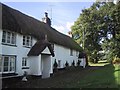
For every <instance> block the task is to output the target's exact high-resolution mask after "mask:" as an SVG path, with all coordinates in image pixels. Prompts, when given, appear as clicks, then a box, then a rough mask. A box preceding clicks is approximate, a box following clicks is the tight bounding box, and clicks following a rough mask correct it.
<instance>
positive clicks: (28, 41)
mask: <svg viewBox="0 0 120 90" xmlns="http://www.w3.org/2000/svg"><path fill="white" fill-rule="evenodd" d="M26 45H27V46H30V37H29V36H28V37H27V43H26Z"/></svg>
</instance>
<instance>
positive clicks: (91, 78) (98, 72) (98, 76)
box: [76, 64, 120, 88]
mask: <svg viewBox="0 0 120 90" xmlns="http://www.w3.org/2000/svg"><path fill="white" fill-rule="evenodd" d="M90 68H93V69H92V70H93V72H92V73H90V74H89V75H87V76H86V77H84V78H83V79H82V80H81V81H79V85H77V86H76V87H80V88H81V87H82V88H120V87H119V85H118V83H117V82H116V77H115V75H114V73H115V72H116V71H119V69H118V70H116V71H115V67H114V66H113V65H112V64H106V65H105V66H90ZM118 81H119V80H118Z"/></svg>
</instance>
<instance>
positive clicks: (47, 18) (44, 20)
mask: <svg viewBox="0 0 120 90" xmlns="http://www.w3.org/2000/svg"><path fill="white" fill-rule="evenodd" d="M42 21H43V22H44V23H46V24H48V25H49V26H51V20H50V18H49V17H48V13H47V12H45V17H44V18H42Z"/></svg>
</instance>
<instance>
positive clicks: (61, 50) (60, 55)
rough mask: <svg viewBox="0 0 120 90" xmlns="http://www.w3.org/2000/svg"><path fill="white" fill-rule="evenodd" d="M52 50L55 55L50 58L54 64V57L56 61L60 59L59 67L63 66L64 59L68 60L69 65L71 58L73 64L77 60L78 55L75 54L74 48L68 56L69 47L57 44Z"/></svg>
mask: <svg viewBox="0 0 120 90" xmlns="http://www.w3.org/2000/svg"><path fill="white" fill-rule="evenodd" d="M54 51H55V57H53V58H52V63H53V64H54V60H55V59H56V61H57V62H58V60H61V67H60V68H64V67H65V63H66V61H68V63H69V66H71V64H72V62H73V60H74V62H75V65H76V63H77V61H78V55H76V50H73V56H70V49H69V48H66V47H63V46H60V45H57V44H55V45H54Z"/></svg>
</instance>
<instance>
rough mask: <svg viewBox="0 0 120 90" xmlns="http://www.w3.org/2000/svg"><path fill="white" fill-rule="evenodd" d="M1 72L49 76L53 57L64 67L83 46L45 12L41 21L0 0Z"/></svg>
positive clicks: (4, 74) (59, 66) (5, 73)
mask: <svg viewBox="0 0 120 90" xmlns="http://www.w3.org/2000/svg"><path fill="white" fill-rule="evenodd" d="M0 14H1V15H0V21H2V22H0V25H1V26H0V73H2V75H3V76H7V77H9V75H13V76H14V75H17V76H21V75H23V73H24V71H27V73H28V74H29V75H36V76H42V78H46V77H49V76H50V74H52V73H53V64H54V62H55V60H56V62H57V64H58V67H57V68H64V67H65V63H66V61H67V62H68V63H69V65H71V64H72V62H73V61H74V62H75V65H76V63H77V61H78V56H79V52H82V48H81V47H80V46H79V45H78V44H77V43H76V42H75V41H74V40H73V39H72V38H70V37H69V36H66V35H64V34H62V33H60V32H58V31H57V30H55V29H54V28H52V27H51V26H50V25H51V22H50V19H49V18H48V16H47V13H46V14H45V15H46V16H45V18H43V21H44V22H42V21H39V20H37V19H35V18H33V17H30V16H28V15H25V14H23V13H21V12H20V11H18V10H15V9H13V8H10V7H8V6H6V5H4V4H2V3H0Z"/></svg>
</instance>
